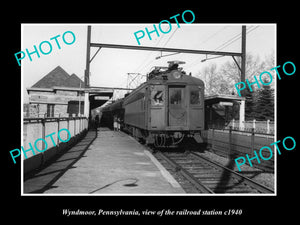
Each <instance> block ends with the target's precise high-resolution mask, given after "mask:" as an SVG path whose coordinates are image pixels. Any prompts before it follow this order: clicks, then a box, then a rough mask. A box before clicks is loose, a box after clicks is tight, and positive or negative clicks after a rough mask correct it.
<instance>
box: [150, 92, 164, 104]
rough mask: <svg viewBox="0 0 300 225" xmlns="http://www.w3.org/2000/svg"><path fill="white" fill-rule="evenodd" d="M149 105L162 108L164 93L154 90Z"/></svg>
mask: <svg viewBox="0 0 300 225" xmlns="http://www.w3.org/2000/svg"><path fill="white" fill-rule="evenodd" d="M151 104H152V105H154V106H162V105H163V104H164V91H163V90H158V88H154V89H153V90H152V91H151Z"/></svg>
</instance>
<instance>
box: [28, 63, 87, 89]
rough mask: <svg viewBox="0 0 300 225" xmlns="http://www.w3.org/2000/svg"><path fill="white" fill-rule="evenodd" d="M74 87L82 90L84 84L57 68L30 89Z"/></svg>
mask: <svg viewBox="0 0 300 225" xmlns="http://www.w3.org/2000/svg"><path fill="white" fill-rule="evenodd" d="M80 83H81V85H80ZM54 86H56V87H75V88H79V87H80V86H81V87H82V88H83V87H85V86H84V82H83V81H82V80H81V79H80V78H79V77H78V76H76V75H75V74H74V73H73V74H72V75H71V76H70V75H69V74H68V73H67V72H66V71H65V70H64V69H63V68H61V67H60V66H57V67H56V68H54V69H53V70H52V71H51V72H49V73H48V74H46V75H45V76H44V77H43V78H42V79H40V80H39V81H38V82H36V83H35V84H34V85H32V88H53V87H54Z"/></svg>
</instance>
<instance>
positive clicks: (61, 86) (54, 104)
mask: <svg viewBox="0 0 300 225" xmlns="http://www.w3.org/2000/svg"><path fill="white" fill-rule="evenodd" d="M84 88H85V85H84V82H83V81H82V80H81V79H80V78H79V77H77V76H76V75H75V74H71V75H69V74H68V73H67V72H66V71H65V70H64V69H63V68H61V67H60V66H57V67H56V68H55V69H53V70H52V71H51V72H49V73H48V74H47V75H45V76H44V77H43V78H42V79H40V80H39V81H38V82H36V83H35V84H34V85H32V87H31V88H27V92H28V95H29V106H28V107H26V109H27V110H28V111H27V112H26V115H27V116H28V117H69V116H75V115H79V114H83V111H84V94H85V93H84ZM79 108H80V110H79ZM24 114H25V113H24Z"/></svg>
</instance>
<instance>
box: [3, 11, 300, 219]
mask: <svg viewBox="0 0 300 225" xmlns="http://www.w3.org/2000/svg"><path fill="white" fill-rule="evenodd" d="M203 7H204V6H203ZM203 7H202V10H203V9H204V8H203ZM94 10H95V9H94ZM202 10H200V11H199V9H197V8H192V7H183V6H182V7H175V6H174V5H172V6H170V7H169V8H168V10H167V9H166V10H162V9H160V10H157V15H155V16H154V12H155V11H151V13H150V15H153V16H152V17H151V16H149V14H148V13H149V10H148V11H147V12H146V10H145V12H144V11H143V12H142V11H138V12H136V14H134V13H132V14H131V13H129V11H128V13H125V12H124V13H120V14H118V13H115V14H107V13H106V14H105V13H103V14H101V13H100V12H99V14H94V16H95V17H94V16H93V19H88V17H86V18H84V17H83V16H82V15H81V16H79V15H78V18H77V17H76V15H75V14H74V15H73V16H71V17H69V18H67V17H64V16H63V15H61V16H58V17H56V18H55V19H53V20H52V19H50V16H49V17H47V18H48V19H47V18H46V17H43V16H41V17H39V18H37V19H34V15H31V16H24V17H16V18H15V20H14V22H13V23H14V25H13V27H14V29H16V30H17V31H16V32H15V34H14V35H13V36H12V38H11V39H10V40H9V41H7V42H6V43H7V44H6V45H5V50H6V51H5V52H7V55H9V56H7V58H6V59H5V60H6V61H7V62H8V64H7V65H8V67H9V68H12V69H11V70H10V71H11V72H10V73H9V75H8V78H9V79H11V83H12V84H14V85H15V86H14V89H12V90H14V91H11V94H10V95H7V96H6V98H5V101H6V103H4V105H7V106H9V105H11V107H12V108H11V109H10V111H5V112H8V113H6V115H8V116H9V121H11V124H10V125H9V126H8V127H9V129H10V130H12V131H9V132H7V135H6V136H7V140H9V141H5V142H6V145H7V146H5V153H6V156H5V160H6V162H5V164H3V165H6V167H7V168H6V169H5V170H6V171H8V177H9V181H8V180H7V185H5V186H7V188H8V189H9V191H8V192H9V193H11V194H9V196H10V199H11V201H13V202H15V203H14V204H15V205H14V207H15V209H16V211H20V213H19V214H20V217H21V216H22V217H23V218H24V222H27V221H28V222H30V220H31V219H30V218H29V217H27V216H28V215H29V214H28V213H29V211H28V210H30V208H31V210H33V209H34V210H35V212H36V216H37V217H36V218H39V219H38V220H39V221H40V218H44V219H49V222H52V221H53V222H57V223H66V224H68V223H73V221H74V223H76V222H78V223H85V222H87V223H88V222H89V221H91V222H92V223H97V224H122V223H126V224H127V223H131V222H132V223H133V222H135V221H138V223H139V224H141V223H143V224H149V223H150V224H175V222H176V223H180V224H182V223H184V224H190V223H192V221H193V223H195V221H197V223H200V224H201V223H202V222H203V223H204V222H207V221H210V222H211V223H212V224H215V222H216V221H223V222H224V223H225V224H226V223H227V222H231V224H233V223H234V222H239V223H240V222H241V221H249V222H255V221H256V222H257V223H259V222H258V219H257V218H260V219H262V220H261V221H270V220H269V219H270V216H271V215H272V217H273V219H275V218H280V217H281V216H282V217H286V216H288V215H290V216H292V214H293V216H295V215H294V214H295V209H294V208H293V207H292V206H291V205H289V204H287V202H286V200H287V199H290V200H291V202H292V199H293V198H294V196H295V197H296V195H297V190H296V188H295V185H296V184H295V181H296V172H297V169H296V160H297V155H296V154H298V153H297V150H296V132H295V131H294V128H292V127H293V125H294V124H296V122H293V121H294V120H296V117H295V113H296V109H295V106H296V104H295V103H292V100H293V99H297V97H295V95H296V94H295V92H296V90H297V88H296V87H295V85H296V72H297V69H296V67H297V60H296V56H295V54H291V53H290V52H293V51H296V50H295V48H296V45H297V44H296V43H294V40H295V37H294V36H292V33H289V32H292V31H291V29H290V27H292V24H294V21H292V20H291V21H289V23H287V22H286V21H285V20H283V19H281V18H280V17H276V18H273V19H272V18H271V17H270V18H264V17H257V18H254V17H253V18H254V19H250V18H247V19H246V17H245V18H244V19H243V18H242V17H238V16H237V15H234V14H230V15H226V16H221V15H220V16H218V15H217V14H215V15H214V16H213V17H212V16H205V15H204V14H202ZM107 11H109V10H108V9H107ZM74 12H75V11H74ZM91 12H92V11H91ZM93 12H94V11H93ZM110 12H112V11H110ZM260 12H261V11H260ZM144 13H145V15H144ZM109 15H110V16H109ZM238 15H241V14H240V13H238ZM97 16H99V18H98V19H97V18H96V17H97ZM113 16H114V17H115V18H113ZM64 18H65V19H64ZM229 18H230V19H229ZM285 19H286V18H285ZM7 39H9V38H8V37H7ZM9 43H12V44H11V45H9ZM293 43H294V44H293ZM291 46H294V47H291ZM19 81H20V82H19ZM7 85H8V83H7ZM8 134H10V136H9V138H8ZM4 139H6V137H5V138H4ZM291 202H290V203H291ZM21 209H22V210H23V211H22V210H21ZM25 209H26V210H25ZM24 210H25V211H26V212H25V211H24ZM8 211H10V212H8V213H7V215H11V214H12V211H11V210H9V209H8ZM25 214H26V215H27V216H25ZM32 218H33V217H32ZM275 220H276V219H275ZM152 221H153V222H152ZM171 221H172V223H169V222H171ZM31 222H32V221H31ZM218 224H220V223H219V222H218Z"/></svg>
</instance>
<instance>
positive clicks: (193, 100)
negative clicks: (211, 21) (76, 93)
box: [110, 61, 205, 147]
mask: <svg viewBox="0 0 300 225" xmlns="http://www.w3.org/2000/svg"><path fill="white" fill-rule="evenodd" d="M168 63H169V67H155V68H154V69H153V70H152V71H151V72H150V73H149V74H148V76H147V81H146V82H145V83H143V84H141V85H140V86H139V87H138V88H136V89H135V90H134V91H132V92H131V93H130V94H129V95H128V96H127V97H125V98H124V99H122V101H121V102H122V104H121V105H120V104H119V105H118V106H119V109H118V110H120V109H121V108H122V110H123V111H122V112H123V114H122V117H123V118H122V120H123V127H124V129H125V130H127V131H128V132H130V133H131V134H132V135H133V136H134V137H136V138H138V139H141V140H144V141H145V142H146V143H147V144H153V145H154V146H156V147H168V146H176V145H178V144H179V143H181V142H182V141H183V140H184V139H186V138H193V139H194V140H195V141H196V142H198V143H202V142H203V139H202V133H201V132H202V131H203V130H204V113H205V110H204V82H203V81H202V80H201V79H198V78H195V77H192V76H191V75H187V74H186V73H185V72H184V71H183V70H182V69H181V68H179V67H178V66H179V64H181V63H183V62H180V61H171V62H168ZM110 107H116V105H111V106H110ZM110 111H111V112H112V110H110Z"/></svg>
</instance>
